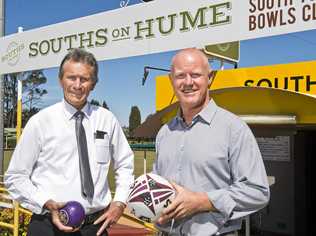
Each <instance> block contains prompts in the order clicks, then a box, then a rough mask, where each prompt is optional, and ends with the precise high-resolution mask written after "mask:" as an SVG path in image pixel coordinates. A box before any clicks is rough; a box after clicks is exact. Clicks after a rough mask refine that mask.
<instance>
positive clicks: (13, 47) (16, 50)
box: [2, 42, 24, 66]
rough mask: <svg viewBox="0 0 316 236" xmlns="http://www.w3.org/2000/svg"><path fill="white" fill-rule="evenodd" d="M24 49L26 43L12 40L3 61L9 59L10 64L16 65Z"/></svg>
mask: <svg viewBox="0 0 316 236" xmlns="http://www.w3.org/2000/svg"><path fill="white" fill-rule="evenodd" d="M23 49H24V44H18V43H16V42H11V43H10V44H9V45H8V47H7V50H6V54H5V55H4V56H3V57H2V61H7V62H8V65H10V66H15V65H16V64H17V63H18V61H19V59H20V55H21V51H22V50H23Z"/></svg>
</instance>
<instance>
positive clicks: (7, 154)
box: [3, 150, 155, 191]
mask: <svg viewBox="0 0 316 236" xmlns="http://www.w3.org/2000/svg"><path fill="white" fill-rule="evenodd" d="M12 153H13V150H5V151H4V163H3V167H4V170H6V169H7V168H8V165H9V161H10V158H11V155H12ZM134 155H135V158H134V167H135V169H134V175H135V178H136V177H138V176H140V175H141V174H143V173H144V155H145V151H134ZM154 159H155V152H154V151H146V171H147V172H150V171H151V170H152V165H153V162H154ZM108 179H109V185H110V189H111V190H112V191H115V181H114V173H113V170H112V168H111V169H110V171H109V176H108Z"/></svg>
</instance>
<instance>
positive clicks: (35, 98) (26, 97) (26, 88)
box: [22, 70, 47, 111]
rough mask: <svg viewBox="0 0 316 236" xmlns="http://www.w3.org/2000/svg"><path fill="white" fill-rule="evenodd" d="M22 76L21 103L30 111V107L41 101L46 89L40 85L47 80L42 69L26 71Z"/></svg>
mask: <svg viewBox="0 0 316 236" xmlns="http://www.w3.org/2000/svg"><path fill="white" fill-rule="evenodd" d="M23 77H24V79H23V82H22V85H23V104H26V106H27V107H28V110H29V111H32V108H33V107H34V106H35V105H38V104H39V103H40V102H41V98H42V96H43V95H45V94H47V90H46V89H43V88H41V85H43V84H45V83H46V82H47V78H46V77H45V76H44V73H43V71H42V70H34V71H31V72H26V73H24V76H23Z"/></svg>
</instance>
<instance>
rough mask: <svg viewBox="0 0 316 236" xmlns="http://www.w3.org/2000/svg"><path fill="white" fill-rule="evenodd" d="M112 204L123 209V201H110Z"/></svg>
mask: <svg viewBox="0 0 316 236" xmlns="http://www.w3.org/2000/svg"><path fill="white" fill-rule="evenodd" d="M112 204H113V205H114V206H117V207H119V208H121V209H122V210H123V211H124V209H125V207H126V205H125V203H123V202H120V201H115V202H112Z"/></svg>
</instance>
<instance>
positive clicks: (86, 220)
mask: <svg viewBox="0 0 316 236" xmlns="http://www.w3.org/2000/svg"><path fill="white" fill-rule="evenodd" d="M103 213H104V209H103V210H100V211H97V212H94V213H92V214H89V215H86V217H85V218H84V223H83V225H91V224H93V222H94V221H96V220H97V219H98V218H99V217H100V216H101V215H102V214H103Z"/></svg>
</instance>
